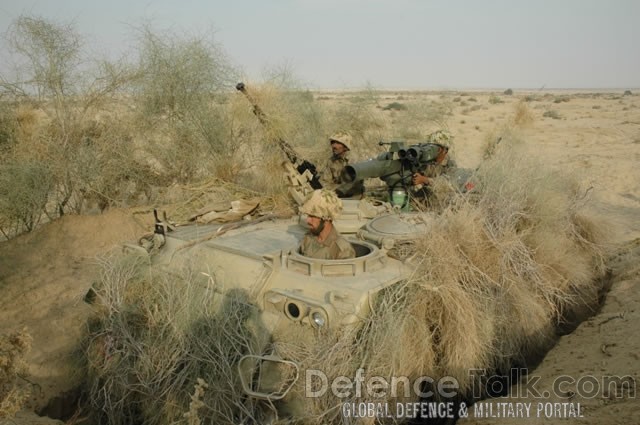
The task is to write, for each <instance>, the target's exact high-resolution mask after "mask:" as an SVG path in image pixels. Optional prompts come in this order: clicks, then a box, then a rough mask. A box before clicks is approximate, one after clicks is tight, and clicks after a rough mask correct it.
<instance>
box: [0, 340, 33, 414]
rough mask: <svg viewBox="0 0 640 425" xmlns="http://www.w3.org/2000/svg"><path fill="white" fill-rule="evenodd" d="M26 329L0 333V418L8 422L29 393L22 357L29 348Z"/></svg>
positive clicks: (22, 404)
mask: <svg viewBox="0 0 640 425" xmlns="http://www.w3.org/2000/svg"><path fill="white" fill-rule="evenodd" d="M31 340H32V338H31V336H30V335H29V334H28V333H27V331H26V330H22V331H18V332H13V333H11V334H8V335H4V334H1V335H0V419H8V420H9V422H10V421H11V419H13V417H14V416H15V414H16V413H17V412H18V411H19V410H21V409H22V408H23V406H24V404H25V402H26V401H27V400H28V398H29V396H30V394H31V388H30V386H29V385H28V381H26V380H25V376H26V375H27V366H26V364H25V362H24V357H25V356H26V355H27V353H28V352H29V350H30V349H31Z"/></svg>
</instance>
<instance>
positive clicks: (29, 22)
mask: <svg viewBox="0 0 640 425" xmlns="http://www.w3.org/2000/svg"><path fill="white" fill-rule="evenodd" d="M8 40H9V45H10V46H11V48H12V49H13V51H14V53H17V54H18V55H20V56H21V57H22V58H24V59H25V60H24V61H23V62H22V63H20V64H19V67H18V68H19V72H20V77H19V79H18V80H17V82H14V83H10V82H8V81H7V80H6V79H5V78H3V79H2V87H3V88H4V89H5V90H7V91H9V92H12V93H14V94H20V95H25V96H28V95H30V94H31V92H32V91H34V90H35V92H36V94H37V96H38V98H39V99H44V98H45V97H48V96H50V97H53V98H54V99H56V100H60V99H61V97H63V96H65V95H70V94H72V93H73V92H74V89H75V87H76V85H77V77H78V74H77V67H78V65H79V64H80V52H81V46H82V43H81V39H80V36H79V35H78V33H77V32H76V30H75V28H74V27H73V25H71V24H58V23H55V22H52V21H49V20H46V19H43V18H39V17H31V16H19V17H18V18H17V19H15V20H14V21H13V23H12V25H11V26H10V28H9V31H8Z"/></svg>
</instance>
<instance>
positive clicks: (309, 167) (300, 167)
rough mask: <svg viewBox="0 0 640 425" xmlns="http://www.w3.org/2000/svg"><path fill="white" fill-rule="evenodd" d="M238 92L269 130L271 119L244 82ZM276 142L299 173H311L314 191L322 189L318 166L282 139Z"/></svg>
mask: <svg viewBox="0 0 640 425" xmlns="http://www.w3.org/2000/svg"><path fill="white" fill-rule="evenodd" d="M236 90H238V91H240V92H241V93H242V94H244V95H245V97H246V98H247V99H248V100H249V103H251V106H253V113H254V114H255V116H256V117H258V121H260V124H262V125H263V126H264V127H265V129H267V130H268V129H269V126H270V124H269V119H268V118H267V116H266V114H265V113H264V111H263V110H262V108H260V105H258V103H257V102H256V100H255V99H254V98H253V96H251V94H250V93H249V92H248V91H247V87H246V86H245V84H244V83H242V82H240V83H238V84H236ZM274 141H275V142H276V143H277V144H278V146H279V147H280V149H281V150H282V151H283V152H284V154H285V155H286V156H287V159H288V160H289V162H291V164H293V166H294V167H295V169H296V170H297V171H298V173H300V174H301V175H303V176H304V175H305V173H306V172H307V171H308V172H309V173H308V175H309V184H310V185H311V187H312V188H313V189H322V184H321V183H320V176H319V175H318V171H317V169H316V166H315V165H314V164H313V163H311V162H309V161H307V160H306V159H303V158H301V157H300V155H298V153H297V152H296V151H295V150H294V149H293V147H292V146H291V145H290V144H289V143H288V142H287V141H286V140H284V139H283V138H282V137H280V136H275V137H274Z"/></svg>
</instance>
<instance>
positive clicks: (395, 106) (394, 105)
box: [382, 102, 407, 111]
mask: <svg viewBox="0 0 640 425" xmlns="http://www.w3.org/2000/svg"><path fill="white" fill-rule="evenodd" d="M382 110H383V111H406V110H407V105H405V104H404V103H399V102H391V103H389V104H388V105H387V106H384V107H383V108H382Z"/></svg>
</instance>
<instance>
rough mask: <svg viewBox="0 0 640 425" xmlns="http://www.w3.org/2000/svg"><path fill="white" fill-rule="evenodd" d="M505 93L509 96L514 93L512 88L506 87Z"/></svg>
mask: <svg viewBox="0 0 640 425" xmlns="http://www.w3.org/2000/svg"><path fill="white" fill-rule="evenodd" d="M503 94H505V95H507V96H511V95H512V94H513V90H511V89H506V90H505V91H504V92H503Z"/></svg>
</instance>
